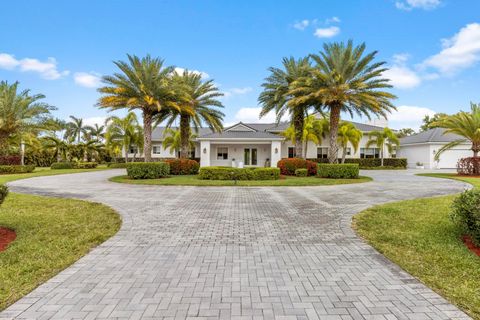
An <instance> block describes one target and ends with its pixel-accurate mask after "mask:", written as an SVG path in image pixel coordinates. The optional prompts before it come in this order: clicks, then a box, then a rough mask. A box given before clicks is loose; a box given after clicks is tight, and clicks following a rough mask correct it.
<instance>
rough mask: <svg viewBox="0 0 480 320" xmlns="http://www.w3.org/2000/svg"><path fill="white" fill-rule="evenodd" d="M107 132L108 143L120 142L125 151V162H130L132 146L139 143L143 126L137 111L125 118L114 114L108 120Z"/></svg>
mask: <svg viewBox="0 0 480 320" xmlns="http://www.w3.org/2000/svg"><path fill="white" fill-rule="evenodd" d="M105 122H106V124H107V133H106V135H105V137H106V140H107V145H112V144H118V143H119V144H120V145H121V147H122V148H123V150H124V152H125V162H128V153H129V149H130V146H131V145H132V144H134V143H135V142H136V143H138V142H139V141H138V136H139V132H141V127H140V126H139V124H138V119H137V116H136V115H135V113H133V112H129V113H128V114H127V115H126V116H125V117H124V118H119V117H117V116H113V117H110V118H108V119H107V120H106V121H105Z"/></svg>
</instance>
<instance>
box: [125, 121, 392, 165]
mask: <svg viewBox="0 0 480 320" xmlns="http://www.w3.org/2000/svg"><path fill="white" fill-rule="evenodd" d="M352 123H353V124H354V125H355V126H356V127H357V128H358V129H359V130H360V131H362V132H363V134H364V136H363V138H362V140H361V142H360V146H359V148H358V150H357V152H354V150H353V147H352V146H350V147H349V148H348V149H347V156H346V157H347V158H379V157H380V149H378V148H373V147H371V148H366V144H367V141H368V133H369V132H370V131H374V130H382V129H383V127H380V126H374V125H369V124H362V123H356V122H352ZM289 125H290V124H289V123H288V122H282V123H279V124H276V123H242V122H239V123H237V124H235V125H233V126H230V127H228V128H225V129H224V130H223V131H222V132H212V131H211V130H209V129H207V128H202V129H200V131H199V132H198V138H197V139H196V143H195V150H192V154H191V156H192V158H200V165H201V166H202V167H203V166H241V165H243V166H253V167H264V166H272V167H276V166H277V162H278V161H279V160H280V159H282V158H293V157H295V156H296V154H295V146H294V145H293V144H292V143H291V141H289V140H286V139H285V138H284V137H283V136H281V135H280V133H281V132H283V131H284V130H285V129H287V128H288V126H289ZM164 130H165V128H164V127H157V128H155V130H154V131H153V134H152V146H153V148H152V157H153V158H174V157H176V156H177V154H176V152H170V150H165V149H164V148H163V146H162V142H163V139H164V137H163V132H164ZM328 147H329V139H328V137H326V138H325V139H323V141H322V143H321V144H320V145H315V144H314V143H313V142H309V143H308V145H307V146H306V158H327V155H328ZM304 148H305V146H304ZM134 151H135V150H130V152H131V153H130V154H129V157H131V156H133V153H134ZM384 154H385V157H386V158H387V157H390V155H389V154H388V151H387V148H386V147H384ZM340 155H341V153H340V154H339V156H340ZM137 156H138V154H137Z"/></svg>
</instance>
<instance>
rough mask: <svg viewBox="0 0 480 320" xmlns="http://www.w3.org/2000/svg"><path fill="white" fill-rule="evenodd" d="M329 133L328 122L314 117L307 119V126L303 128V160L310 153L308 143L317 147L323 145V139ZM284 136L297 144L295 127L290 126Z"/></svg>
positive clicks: (310, 116)
mask: <svg viewBox="0 0 480 320" xmlns="http://www.w3.org/2000/svg"><path fill="white" fill-rule="evenodd" d="M327 132H328V122H327V121H325V119H323V118H322V119H318V118H317V117H315V116H314V115H309V116H308V117H306V118H305V124H304V126H303V134H302V143H304V144H305V148H304V152H305V154H304V155H302V157H303V158H306V157H307V152H308V142H309V141H311V142H313V143H314V144H316V145H320V144H322V139H323V138H325V135H326V133H327ZM282 135H283V136H284V137H285V138H287V139H290V140H291V141H292V143H295V138H296V135H295V127H294V126H293V125H290V126H289V127H288V128H287V129H286V130H285V131H284V132H283V133H282Z"/></svg>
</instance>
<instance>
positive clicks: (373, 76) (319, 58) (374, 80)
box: [288, 41, 396, 163]
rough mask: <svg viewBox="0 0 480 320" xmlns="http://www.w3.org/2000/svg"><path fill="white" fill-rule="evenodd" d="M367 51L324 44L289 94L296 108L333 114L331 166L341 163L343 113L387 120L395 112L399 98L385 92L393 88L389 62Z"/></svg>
mask: <svg viewBox="0 0 480 320" xmlns="http://www.w3.org/2000/svg"><path fill="white" fill-rule="evenodd" d="M365 48H366V47H365V44H361V45H359V46H356V47H354V46H353V42H352V41H348V43H347V44H345V43H343V42H341V43H328V44H324V46H323V52H320V54H318V55H311V58H312V59H313V61H314V62H315V63H316V65H315V67H314V68H312V69H311V72H310V73H309V74H308V75H307V76H303V77H301V78H300V79H298V80H297V81H295V83H294V84H293V85H292V87H293V89H292V90H290V91H289V92H288V95H289V96H293V99H292V101H291V105H292V106H296V105H305V104H307V105H308V104H310V105H316V106H317V108H321V109H323V110H324V111H325V112H328V113H330V148H329V155H328V158H329V161H330V163H335V162H337V159H338V142H337V141H338V139H337V138H338V126H339V123H340V113H341V112H346V113H349V114H350V115H351V116H353V114H357V115H359V116H362V115H365V116H366V117H368V118H370V116H371V115H372V114H373V115H375V116H383V117H386V114H387V113H388V112H390V111H391V110H392V109H395V107H394V106H393V104H392V103H391V100H392V99H394V98H396V97H395V96H394V95H393V94H391V93H389V92H386V91H384V89H386V88H391V87H392V86H391V85H390V84H389V83H388V81H389V80H388V79H384V78H382V74H383V72H385V71H386V70H387V69H386V68H384V67H383V65H384V64H385V62H375V61H374V59H375V56H376V54H377V52H376V51H374V52H371V53H368V54H364V52H365ZM318 106H320V107H318Z"/></svg>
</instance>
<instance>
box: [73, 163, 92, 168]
mask: <svg viewBox="0 0 480 320" xmlns="http://www.w3.org/2000/svg"><path fill="white" fill-rule="evenodd" d="M97 166H98V163H96V162H77V163H75V165H74V167H75V168H77V169H94V168H96V167H97Z"/></svg>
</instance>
